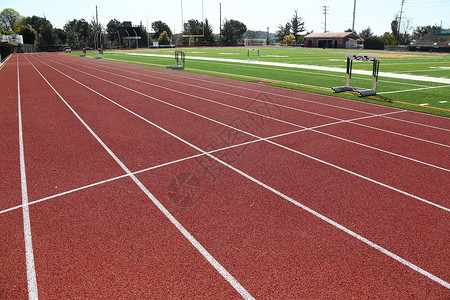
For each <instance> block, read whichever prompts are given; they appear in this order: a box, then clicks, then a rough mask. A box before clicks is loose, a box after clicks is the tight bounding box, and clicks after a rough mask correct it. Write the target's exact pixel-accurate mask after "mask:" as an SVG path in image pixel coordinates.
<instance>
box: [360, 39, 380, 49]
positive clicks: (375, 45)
mask: <svg viewBox="0 0 450 300" xmlns="http://www.w3.org/2000/svg"><path fill="white" fill-rule="evenodd" d="M364 49H372V50H383V49H384V43H383V41H382V40H381V38H380V37H378V36H372V37H369V38H366V39H365V40H364Z"/></svg>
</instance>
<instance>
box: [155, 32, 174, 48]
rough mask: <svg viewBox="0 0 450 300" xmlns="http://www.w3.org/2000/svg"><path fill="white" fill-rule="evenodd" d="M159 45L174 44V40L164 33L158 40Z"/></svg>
mask: <svg viewBox="0 0 450 300" xmlns="http://www.w3.org/2000/svg"><path fill="white" fill-rule="evenodd" d="M158 43H159V44H160V45H170V44H172V39H171V38H170V37H169V34H168V33H167V31H163V32H162V33H161V34H160V35H159V38H158Z"/></svg>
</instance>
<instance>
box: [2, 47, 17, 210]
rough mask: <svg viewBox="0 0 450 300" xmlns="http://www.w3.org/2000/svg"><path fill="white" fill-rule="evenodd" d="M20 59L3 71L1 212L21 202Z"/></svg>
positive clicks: (9, 60)
mask: <svg viewBox="0 0 450 300" xmlns="http://www.w3.org/2000/svg"><path fill="white" fill-rule="evenodd" d="M16 61H17V56H14V55H13V56H12V58H10V59H8V61H7V62H6V63H5V64H4V65H3V68H2V70H1V71H0V82H2V85H3V86H4V88H3V89H2V95H1V97H0V129H1V140H2V142H1V144H0V165H1V166H2V167H1V168H0V178H1V179H2V180H1V181H0V199H1V200H0V210H3V209H7V208H9V207H12V206H16V205H19V204H21V203H22V201H21V197H22V196H21V189H20V164H19V157H20V156H19V137H18V134H19V121H18V116H17V113H18V107H17V103H18V101H17V97H18V91H17V67H16Z"/></svg>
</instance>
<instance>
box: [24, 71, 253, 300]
mask: <svg viewBox="0 0 450 300" xmlns="http://www.w3.org/2000/svg"><path fill="white" fill-rule="evenodd" d="M31 64H32V63H31ZM32 66H33V67H35V66H34V64H32ZM36 71H37V72H38V73H39V75H40V76H41V77H42V78H43V79H45V80H46V82H47V84H48V85H49V86H50V87H51V88H52V89H53V90H54V92H55V93H56V94H57V95H58V97H60V99H61V100H62V102H64V104H66V106H67V107H68V108H69V109H70V111H71V112H72V113H73V114H74V115H75V116H76V118H77V119H78V120H79V121H80V122H81V123H82V124H83V126H84V127H85V128H86V129H87V130H88V131H89V133H90V134H91V135H92V136H93V137H94V138H95V139H96V140H97V141H98V142H99V143H100V144H101V145H102V147H103V148H104V149H105V150H106V151H107V152H108V154H109V155H110V156H111V157H112V158H113V159H114V160H115V161H116V163H117V164H118V165H120V167H121V168H122V169H123V170H124V171H126V173H127V174H128V175H129V177H130V178H131V179H132V180H133V181H134V183H135V184H136V185H137V186H138V187H139V189H140V190H141V192H144V194H145V195H146V196H147V202H149V200H151V201H150V202H153V204H154V205H155V206H156V207H157V208H158V209H159V211H160V213H161V212H162V213H163V214H164V216H165V217H166V218H167V219H168V220H170V222H171V223H172V224H173V225H174V226H175V227H176V229H177V230H178V231H179V233H182V236H184V238H185V239H186V240H188V241H189V243H190V244H191V246H194V247H195V248H196V250H197V251H198V252H199V253H200V254H201V255H202V256H203V258H204V259H206V261H207V262H208V263H209V264H210V266H211V265H212V266H213V267H214V268H215V269H216V272H218V273H219V274H220V276H222V279H226V281H228V283H229V284H230V285H231V286H232V287H233V288H234V289H235V290H236V291H237V292H238V293H239V294H241V295H242V296H243V297H244V298H246V299H252V297H251V295H249V294H248V292H247V291H246V290H245V289H244V288H243V287H242V286H241V285H240V284H239V282H237V281H236V280H235V279H234V278H233V276H232V275H231V274H229V273H228V272H227V271H226V269H224V268H223V267H222V266H221V265H220V263H219V262H217V260H215V258H214V257H212V256H211V255H210V254H209V253H208V252H207V251H206V250H205V249H204V247H203V246H202V245H201V244H199V243H198V242H197V241H196V240H195V238H194V237H193V236H192V235H191V234H190V233H189V232H188V231H186V230H185V229H184V227H183V226H182V225H181V224H180V223H179V222H178V221H177V220H176V219H175V218H173V216H172V215H171V214H170V212H168V211H167V210H166V209H165V207H164V206H162V205H161V203H160V202H159V201H158V200H157V199H156V198H155V197H154V196H153V195H152V194H151V192H150V191H149V190H148V189H147V188H146V187H145V186H144V185H143V184H142V183H141V182H140V181H139V180H138V179H137V178H136V176H135V175H133V174H132V173H131V171H130V170H129V169H128V168H127V167H126V165H124V164H123V162H122V161H121V160H120V159H119V158H118V157H117V156H116V155H115V154H114V152H113V151H111V149H110V148H109V147H108V146H107V145H106V144H105V143H104V142H103V141H102V139H101V138H99V136H98V135H97V134H96V133H95V131H93V130H92V128H91V127H90V126H89V125H88V124H87V123H86V122H85V121H84V119H83V117H81V116H80V115H79V114H78V113H77V112H76V111H75V110H74V109H73V108H72V107H71V106H70V104H69V103H67V101H66V100H65V99H64V98H63V97H62V96H61V95H60V94H59V93H58V91H57V90H56V89H54V87H53V85H52V84H51V83H50V82H49V81H48V80H47V79H46V77H45V76H43V75H42V73H41V72H40V71H39V69H36ZM82 90H83V91H84V93H85V95H86V94H89V93H91V92H92V91H89V90H86V89H82ZM80 92H81V91H80ZM116 110H117V108H116ZM121 112H122V111H121ZM71 195H73V194H71ZM37 207H39V206H37ZM135 209H139V208H135ZM171 228H172V229H173V228H174V227H173V226H171ZM182 236H180V235H179V234H178V237H179V238H181V237H182ZM219 274H217V273H216V275H217V276H219ZM220 276H219V278H220Z"/></svg>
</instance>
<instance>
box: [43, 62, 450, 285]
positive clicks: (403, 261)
mask: <svg viewBox="0 0 450 300" xmlns="http://www.w3.org/2000/svg"><path fill="white" fill-rule="evenodd" d="M44 64H46V63H44ZM46 65H47V66H49V67H51V68H52V69H54V70H55V71H58V72H59V73H61V74H63V75H64V76H66V77H68V78H70V79H72V80H73V81H75V82H77V83H78V84H80V85H81V86H83V87H85V88H87V89H89V90H90V91H92V92H94V93H95V94H97V95H99V96H101V97H102V98H104V99H106V100H108V101H110V102H111V103H113V104H115V105H117V106H118V107H120V108H122V109H124V110H125V111H127V112H129V113H131V114H132V115H134V116H136V117H138V118H139V119H141V120H144V121H145V122H147V123H148V124H150V125H152V126H154V127H156V128H158V129H160V130H162V131H163V132H165V133H167V134H169V135H170V136H172V137H175V138H176V139H178V140H179V141H181V142H183V143H185V144H186V145H188V146H190V147H192V148H194V149H195V150H197V151H199V152H201V153H203V154H205V155H207V156H208V157H210V158H212V159H213V160H215V161H217V162H218V163H220V164H222V165H224V166H226V167H227V168H229V169H231V170H233V171H235V172H236V173H238V174H240V175H242V176H243V177H244V178H247V179H248V180H250V181H252V182H254V183H256V184H258V185H260V186H261V187H263V188H265V189H267V190H268V191H270V192H272V193H274V194H276V195H278V196H280V197H282V198H284V199H285V200H287V201H289V202H291V203H292V204H294V205H296V206H298V207H299V208H301V209H303V210H305V211H307V212H309V213H310V214H312V215H314V216H316V217H318V218H320V219H321V220H322V221H325V222H326V223H328V224H330V225H332V226H333V227H335V228H337V229H339V230H341V231H343V232H345V233H346V234H348V235H350V236H352V237H354V238H356V239H357V240H359V241H361V242H363V243H365V244H366V245H368V246H369V247H371V248H373V249H376V250H378V251H379V252H381V253H382V254H384V255H387V256H388V257H391V258H392V259H394V260H396V261H398V262H400V263H401V264H403V265H404V266H406V267H408V268H410V269H412V270H414V271H416V272H418V273H419V274H421V275H423V276H425V277H427V278H429V279H431V280H432V281H434V282H436V283H438V284H440V285H442V286H444V287H446V288H448V289H450V283H448V282H446V281H445V280H443V279H441V278H439V277H437V276H435V275H433V274H431V273H430V272H428V271H426V270H424V269H422V268H420V267H419V266H417V265H415V264H413V263H411V262H409V261H408V260H406V259H404V258H402V257H400V256H398V255H396V254H395V253H393V252H391V251H389V250H387V249H385V248H383V247H382V246H380V245H378V244H376V243H374V242H372V241H370V240H369V239H366V238H364V237H363V236H361V235H359V234H357V233H356V232H354V231H352V230H350V229H348V228H347V227H345V226H343V225H341V224H339V223H337V222H335V221H333V220H331V219H329V218H328V217H326V216H325V215H322V214H320V213H319V212H317V211H315V210H313V209H311V208H309V207H308V206H306V205H304V204H302V203H300V202H298V201H296V200H294V199H293V198H290V197H289V196H287V195H285V194H283V193H281V192H280V191H278V190H276V189H274V188H272V187H271V186H269V185H267V184H265V183H263V182H261V181H259V180H257V179H256V178H254V177H252V176H250V175H249V174H247V173H245V172H243V171H241V170H239V169H237V168H235V167H233V166H231V165H229V164H228V163H226V162H224V161H222V160H221V159H219V158H217V157H215V156H213V155H212V154H207V152H205V151H204V150H203V149H201V148H199V147H197V146H195V145H193V144H191V143H190V142H188V141H186V140H184V139H182V138H181V137H179V136H177V135H175V134H174V133H172V132H170V131H168V130H166V129H164V128H163V127H161V126H159V125H157V124H155V123H153V122H151V121H150V120H148V119H146V118H144V117H142V116H141V115H139V114H137V113H136V112H134V111H132V110H130V109H128V108H126V107H124V106H122V105H120V104H118V103H117V102H115V101H113V100H112V99H109V98H108V97H106V96H104V95H102V94H101V93H99V92H97V91H95V90H94V89H92V88H90V87H88V86H86V85H85V84H83V83H81V82H79V81H77V80H76V79H74V78H72V77H70V76H69V75H67V74H65V73H63V72H62V71H59V70H58V69H56V68H53V67H52V66H50V65H48V64H46ZM116 85H117V86H120V85H118V84H116ZM127 89H129V88H127ZM261 139H262V140H266V139H264V138H261ZM269 143H271V144H275V145H276V143H274V142H272V141H269ZM285 148H287V147H285Z"/></svg>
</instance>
